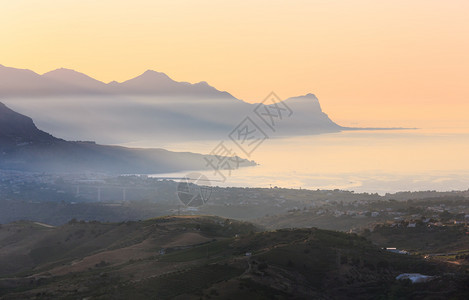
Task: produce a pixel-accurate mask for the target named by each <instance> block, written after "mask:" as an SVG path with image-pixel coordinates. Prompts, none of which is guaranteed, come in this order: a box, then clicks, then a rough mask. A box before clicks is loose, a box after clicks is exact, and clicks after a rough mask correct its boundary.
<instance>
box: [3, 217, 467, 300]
mask: <svg viewBox="0 0 469 300" xmlns="http://www.w3.org/2000/svg"><path fill="white" fill-rule="evenodd" d="M26 224H27V223H26ZM26 226H29V225H26ZM36 226H39V225H36ZM44 228H45V227H41V228H36V227H34V228H29V229H28V230H27V232H28V234H30V235H31V236H32V237H35V238H34V239H32V240H34V242H30V243H28V245H27V247H30V248H29V249H31V251H30V252H29V253H27V251H26V252H25V253H26V254H25V255H26V256H28V257H29V260H32V261H33V262H34V264H35V266H36V267H35V268H31V267H30V265H29V264H30V262H29V264H28V265H27V266H23V267H18V271H22V272H23V273H20V274H17V276H13V275H11V273H10V275H9V276H4V278H3V279H2V280H0V296H3V298H5V299H19V298H25V297H31V296H35V297H38V298H41V297H42V298H44V299H47V298H57V297H60V298H65V299H66V298H69V299H76V298H84V297H95V298H96V299H129V298H132V299H152V298H158V299H169V298H174V297H176V298H178V297H179V299H199V298H201V297H202V298H211V299H217V298H219V299H227V298H231V299H238V298H246V299H273V298H277V299H291V298H292V297H296V298H298V299H302V298H304V299H308V298H319V299H321V298H323V299H332V298H333V299H337V298H339V299H340V298H351V297H353V298H362V299H376V298H380V297H382V298H383V299H386V298H393V297H399V296H401V295H402V293H406V295H413V296H414V298H415V299H423V298H425V297H428V296H429V295H432V296H435V295H436V296H437V298H436V299H438V297H440V298H444V297H455V299H458V298H460V299H464V296H467V295H468V294H467V293H468V290H467V289H465V287H464V286H461V282H463V280H464V279H467V278H464V277H463V275H458V274H459V273H458V272H459V271H458V270H457V269H456V268H450V267H448V266H447V265H443V264H438V263H436V262H435V263H429V262H427V261H425V260H422V259H421V258H419V257H415V256H406V255H398V254H393V253H389V252H386V251H383V250H381V249H380V248H378V247H376V246H374V245H373V244H372V243H371V242H369V241H368V240H366V239H365V238H363V237H359V236H357V235H350V234H345V233H340V232H333V231H326V230H319V229H314V228H312V229H295V230H278V231H270V232H256V228H255V227H254V226H253V225H250V224H248V223H241V222H235V221H232V220H225V219H221V218H217V217H165V218H158V219H153V220H148V221H143V222H129V223H121V224H101V223H92V224H90V223H73V224H68V225H65V226H62V227H58V228H46V229H44ZM3 230H7V228H6V227H5V226H4V227H2V228H1V230H0V236H2V235H1V234H3ZM38 232H39V233H40V234H39V233H38ZM189 233H190V234H189ZM21 234H25V232H22V233H21ZM236 235H237V236H236ZM196 236H200V237H201V238H200V239H198V238H194V237H196ZM202 237H203V238H202ZM11 239H12V238H11V237H10V240H11ZM22 241H23V242H22ZM22 243H26V242H24V239H22V240H19V239H17V240H15V242H13V243H10V244H9V245H7V246H6V247H3V248H2V249H3V250H2V251H4V254H5V255H4V256H2V259H4V260H7V259H8V257H9V255H13V253H12V252H8V249H13V248H14V246H15V245H16V246H15V247H16V249H20V248H21V247H23V246H25V245H26V244H22ZM2 245H3V242H2ZM56 245H61V246H56ZM167 245H171V247H169V248H168V247H167ZM178 245H179V246H178ZM163 248H165V249H166V254H164V255H160V252H159V251H160V250H161V249H163ZM246 252H251V253H252V256H246V255H245V254H246ZM28 266H29V271H27V272H25V271H24V269H25V268H26V269H27V267H28ZM448 271H451V272H454V273H456V275H453V276H443V277H441V278H439V279H437V280H435V281H433V282H432V283H431V284H430V283H428V284H420V285H409V284H408V283H406V282H398V281H396V280H395V279H394V278H395V276H396V275H398V274H400V273H403V272H421V273H424V274H428V275H441V274H443V273H445V272H448Z"/></svg>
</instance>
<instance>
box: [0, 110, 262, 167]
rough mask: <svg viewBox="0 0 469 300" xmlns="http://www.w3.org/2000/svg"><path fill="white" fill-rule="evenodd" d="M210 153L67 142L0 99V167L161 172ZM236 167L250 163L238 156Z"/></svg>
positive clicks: (197, 162) (199, 162)
mask: <svg viewBox="0 0 469 300" xmlns="http://www.w3.org/2000/svg"><path fill="white" fill-rule="evenodd" d="M204 158H206V159H210V156H207V155H201V154H195V153H189V152H171V151H167V150H164V149H131V148H125V147H118V146H105V145H98V144H96V143H94V142H88V141H75V142H70V141H66V140H63V139H59V138H56V137H54V136H52V135H50V134H48V133H46V132H44V131H42V130H39V129H38V128H37V127H36V125H35V124H34V122H33V120H32V119H31V118H29V117H27V116H24V115H21V114H19V113H17V112H15V111H13V110H11V109H9V108H8V107H7V106H6V105H4V104H3V103H1V102H0V169H4V170H20V171H36V172H67V173H73V172H102V173H165V172H175V171H182V170H201V169H206V168H207V162H206V160H205V159H204ZM239 161H240V166H248V165H254V163H253V162H249V161H247V160H244V159H239Z"/></svg>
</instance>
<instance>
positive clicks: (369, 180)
mask: <svg viewBox="0 0 469 300" xmlns="http://www.w3.org/2000/svg"><path fill="white" fill-rule="evenodd" d="M219 142H220V141H216V140H213V141H201V142H189V143H164V144H163V145H162V144H161V143H159V144H158V145H159V146H160V147H163V148H166V149H169V150H174V151H191V152H200V153H210V152H211V151H212V150H213V148H214V147H216V146H217V144H218V143H219ZM225 143H226V144H227V145H231V146H232V147H231V148H232V149H233V151H235V152H237V153H240V154H241V151H239V149H237V148H236V146H235V145H232V144H230V143H229V139H228V138H227V139H226V141H225ZM130 145H131V146H140V147H142V146H144V147H153V146H157V145H151V144H149V143H146V142H135V143H131V144H130ZM237 150H238V151H237ZM243 157H246V155H244V156H243ZM249 159H253V160H255V161H256V162H257V163H258V164H259V165H258V166H255V167H248V168H241V169H237V170H234V171H233V172H232V173H231V176H229V177H228V178H227V180H226V181H225V182H220V181H214V182H212V185H215V186H216V185H218V186H238V187H271V186H272V187H275V186H277V187H282V188H306V189H343V190H350V191H356V192H369V193H379V194H385V193H392V192H397V191H422V190H436V191H450V190H467V189H468V188H469V180H468V179H469V171H468V170H469V128H447V129H438V128H433V129H418V130H390V131H345V132H340V133H330V134H322V135H312V136H297V137H288V138H271V139H268V140H266V141H264V143H263V144H261V145H260V146H259V147H258V148H257V149H256V150H255V151H254V152H253V153H252V155H251V156H250V157H249ZM187 173H188V172H179V173H171V174H156V175H154V176H157V177H166V176H168V177H183V176H184V175H186V174H187ZM203 173H204V174H205V175H206V176H207V177H208V178H213V179H216V178H217V175H216V174H215V172H209V171H207V172H203Z"/></svg>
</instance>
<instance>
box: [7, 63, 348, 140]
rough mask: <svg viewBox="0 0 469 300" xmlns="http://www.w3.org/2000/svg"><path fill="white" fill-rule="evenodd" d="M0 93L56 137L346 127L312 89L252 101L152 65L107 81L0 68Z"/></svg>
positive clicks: (196, 135)
mask: <svg viewBox="0 0 469 300" xmlns="http://www.w3.org/2000/svg"><path fill="white" fill-rule="evenodd" d="M2 95H3V96H4V99H3V101H5V102H6V103H7V104H8V105H9V106H10V107H12V108H14V109H15V110H17V111H21V112H22V113H26V114H28V115H29V116H31V117H33V118H34V120H35V121H36V122H37V123H38V124H39V125H40V126H41V128H44V129H45V130H47V131H48V132H51V133H52V134H54V135H55V136H59V137H62V138H65V139H84V140H88V139H92V140H96V141H99V142H100V143H106V144H110V143H112V144H123V143H130V142H139V143H138V144H140V145H148V144H150V145H151V144H153V143H154V141H155V140H156V141H159V140H165V141H168V140H174V141H181V140H184V141H187V140H201V139H205V140H208V139H211V140H213V139H224V138H226V137H227V136H228V134H229V133H230V132H232V130H234V129H235V128H236V126H238V124H240V122H241V121H242V120H243V119H244V118H246V117H247V116H249V117H250V118H251V120H253V121H254V122H255V123H256V125H258V126H259V127H260V128H261V129H262V130H263V131H264V133H265V134H266V135H268V136H271V135H272V134H273V133H275V135H276V136H282V135H283V136H290V135H308V134H319V133H327V132H338V131H340V130H343V129H344V128H343V127H341V126H339V125H337V124H335V123H334V122H333V121H332V120H330V118H329V117H328V116H327V115H326V114H325V113H324V112H323V111H322V110H321V106H320V104H319V101H318V99H317V98H316V96H314V95H313V94H307V95H304V96H300V97H294V98H289V99H287V100H284V101H281V100H280V99H278V98H276V97H273V98H275V99H274V101H273V102H272V101H270V100H272V99H266V101H265V102H264V103H263V104H250V103H246V102H244V101H241V100H239V99H236V98H234V97H233V96H232V95H230V94H229V93H227V92H221V91H219V90H217V89H215V88H214V87H212V86H210V85H208V84H207V83H206V82H199V83H195V84H191V83H188V82H177V81H174V80H173V79H171V78H170V77H168V76H167V75H166V74H164V73H160V72H155V71H151V70H148V71H146V72H144V73H143V74H141V75H140V76H137V77H135V78H133V79H130V80H127V81H124V82H122V83H118V82H110V83H108V84H105V83H103V82H100V81H97V80H95V79H93V78H91V77H89V76H87V75H85V74H82V73H79V72H76V71H73V70H69V69H58V70H55V71H51V72H48V73H45V74H43V75H38V74H36V73H34V72H32V71H28V70H19V69H14V68H7V67H3V66H0V96H2ZM272 95H273V94H272ZM275 103H277V104H275ZM276 106H278V107H276ZM51 112H53V113H51ZM84 116H86V122H84V119H83V118H84ZM142 141H143V143H141V142H142Z"/></svg>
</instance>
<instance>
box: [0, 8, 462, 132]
mask: <svg viewBox="0 0 469 300" xmlns="http://www.w3.org/2000/svg"><path fill="white" fill-rule="evenodd" d="M468 15H469V1H467V0H445V1H441V0H412V1H409V0H405V1H404V0H392V1H388V0H382V1H381V0H380V1H377V0H355V1H346V0H342V1H334V0H322V1H319V0H310V1H294V0H291V1H277V0H269V1H267V0H265V1H261V0H251V1H239V0H238V1H231V0H229V1H228V0H225V1H206V0H198V1H189V0H172V1H153V0H133V1H117V0H112V1H110V0H100V1H92V0H82V1H72V0H55V1H54V0H42V1H33V0H29V1H28V0H17V1H2V4H1V17H0V39H1V47H0V64H3V65H6V66H11V67H17V68H28V69H32V70H34V71H36V72H38V73H43V72H46V71H49V70H52V69H56V68H59V67H66V68H72V69H75V70H77V71H80V72H84V73H86V74H88V75H90V76H93V77H95V78H96V79H99V80H102V81H105V82H108V81H111V80H117V81H123V80H126V79H129V78H131V77H134V76H136V75H139V74H140V73H142V72H143V71H145V70H146V69H154V70H157V71H161V72H165V73H167V74H168V75H169V76H171V77H172V78H173V79H175V80H178V81H189V82H198V81H202V80H204V81H207V82H209V83H210V84H211V85H213V86H215V87H217V88H218V89H221V90H226V91H229V92H230V93H232V94H233V95H234V96H236V97H238V98H241V99H244V100H247V101H250V102H253V101H259V100H261V99H263V98H264V96H265V95H267V94H268V92H270V91H271V90H274V91H276V93H277V94H278V95H279V96H280V97H283V98H286V97H290V96H296V95H301V94H306V93H309V92H313V93H315V94H316V95H317V96H318V97H319V99H320V101H321V104H322V105H323V108H324V110H325V111H326V112H327V113H329V115H330V116H331V117H332V118H333V119H334V120H337V121H339V123H340V122H341V124H343V125H365V126H366V125H368V126H373V125H381V124H394V123H396V122H394V120H399V122H397V123H398V124H396V125H405V126H411V125H413V124H415V123H417V124H415V126H420V125H419V124H421V123H419V122H423V121H425V120H433V119H445V118H446V119H450V118H456V119H457V120H458V121H467V120H468V119H469V118H468V117H467V116H466V112H465V111H469V110H464V108H468V107H469V105H468V104H467V103H468V102H469V101H468V100H469V84H468V83H469V55H468V53H469V18H468V17H467V16H468Z"/></svg>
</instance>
